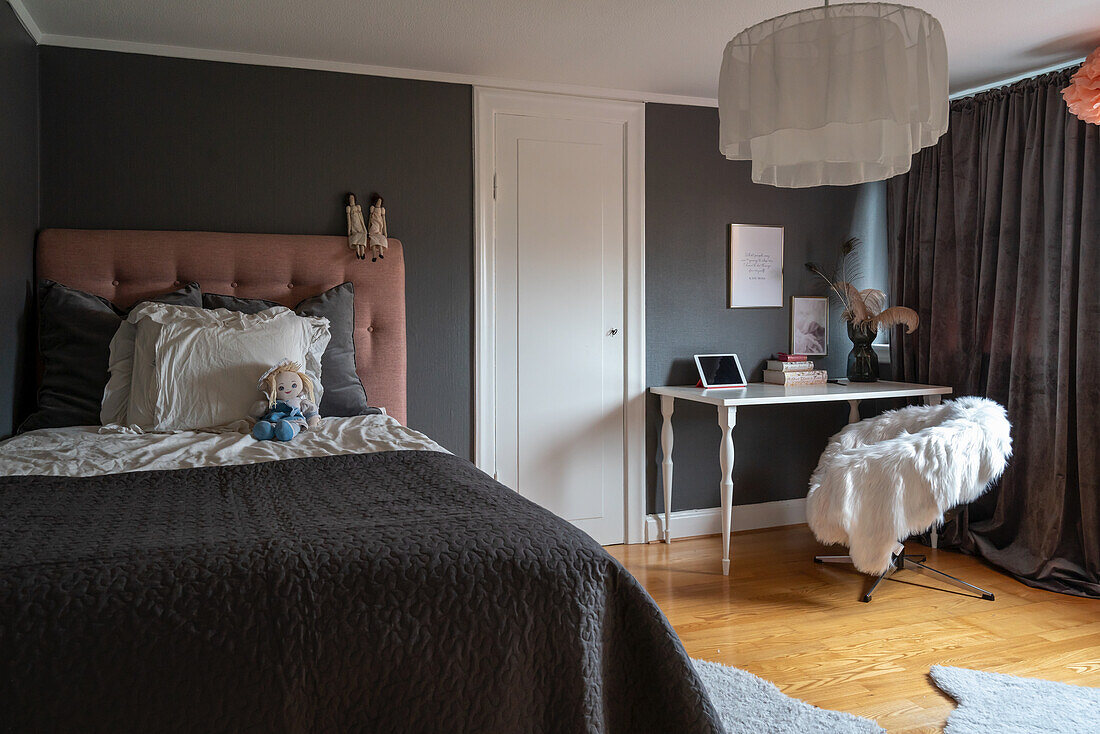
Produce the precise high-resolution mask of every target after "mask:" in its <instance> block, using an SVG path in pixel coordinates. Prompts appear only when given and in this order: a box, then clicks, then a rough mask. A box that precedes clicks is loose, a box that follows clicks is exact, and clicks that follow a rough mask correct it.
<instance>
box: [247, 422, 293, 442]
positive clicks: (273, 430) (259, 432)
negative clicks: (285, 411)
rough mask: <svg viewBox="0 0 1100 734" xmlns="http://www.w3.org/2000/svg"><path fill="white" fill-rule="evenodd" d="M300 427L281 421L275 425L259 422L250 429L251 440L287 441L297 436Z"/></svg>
mask: <svg viewBox="0 0 1100 734" xmlns="http://www.w3.org/2000/svg"><path fill="white" fill-rule="evenodd" d="M300 429H301V427H300V426H299V425H298V424H297V423H291V422H290V421H285V420H281V421H279V422H277V423H272V422H271V421H259V422H258V423H257V424H256V425H255V426H254V427H253V428H252V438H254V439H256V440H257V441H270V440H272V439H275V440H276V441H289V440H290V439H292V438H294V437H295V436H297V435H298V431H299V430H300Z"/></svg>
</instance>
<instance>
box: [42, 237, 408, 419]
mask: <svg viewBox="0 0 1100 734" xmlns="http://www.w3.org/2000/svg"><path fill="white" fill-rule="evenodd" d="M36 262H37V277H39V278H49V279H50V280H53V281H56V282H58V283H61V284H63V285H67V286H69V287H71V288H78V289H80V290H82V291H87V292H88V293H94V294H95V295H97V296H102V297H103V298H106V299H108V300H110V301H111V302H112V303H116V304H118V305H119V306H124V307H125V306H130V305H132V304H133V303H135V302H137V301H139V300H141V299H143V298H149V297H150V296H154V295H157V294H159V293H164V292H165V291H170V290H173V289H175V288H178V287H179V286H180V284H182V283H189V282H192V281H195V282H197V283H199V285H201V286H202V289H203V292H206V293H221V294H226V295H232V296H240V297H242V298H265V299H267V300H270V301H276V302H278V303H281V304H284V305H286V306H291V307H293V306H295V305H297V304H298V303H299V302H300V301H302V300H304V299H306V298H309V297H310V296H315V295H317V294H318V293H322V292H323V291H325V290H328V289H329V288H331V287H333V286H335V285H339V284H341V283H345V282H347V281H351V282H352V283H353V284H354V285H355V361H356V368H357V371H358V372H359V378H360V379H361V380H362V381H363V387H365V388H366V391H367V398H368V400H369V401H370V404H371V405H376V406H380V407H384V408H386V412H387V413H389V414H390V415H392V416H393V417H394V418H396V419H397V420H399V421H401V422H402V423H405V420H406V413H405V410H406V393H405V390H406V378H405V366H406V355H405V259H404V254H403V251H402V248H401V242H399V241H398V240H394V239H391V240H390V241H389V248H388V249H387V251H386V256H385V258H383V259H382V260H379V261H377V262H371V261H370V260H356V259H355V256H354V254H353V253H352V252H351V250H349V249H348V246H347V239H346V238H344V237H321V236H316V237H315V236H310V235H266V234H231V233H224V232H156V231H141V230H87V229H47V230H43V231H42V232H41V233H40V234H39V235H38V250H37V256H36ZM322 379H323V376H322Z"/></svg>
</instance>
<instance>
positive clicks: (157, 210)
mask: <svg viewBox="0 0 1100 734" xmlns="http://www.w3.org/2000/svg"><path fill="white" fill-rule="evenodd" d="M41 97H42V126H41V135H42V185H41V207H42V209H41V214H42V215H41V225H42V227H88V228H124V229H195V230H219V231H228V232H272V233H291V234H344V233H345V232H346V225H345V220H344V209H343V199H344V196H345V193H346V192H348V191H354V192H356V193H357V194H358V195H359V196H360V198H361V199H365V198H366V197H367V195H369V194H370V193H371V192H372V191H378V192H381V193H382V194H383V195H384V196H385V198H386V213H387V219H388V223H389V229H390V234H391V236H393V237H397V238H399V239H400V240H402V242H403V243H404V245H405V262H406V272H407V278H406V304H407V308H408V340H409V372H408V377H409V423H410V425H411V426H412V427H414V428H417V429H420V430H423V431H424V432H425V433H427V434H428V435H430V436H432V438H434V439H435V440H437V441H439V442H440V443H441V444H443V445H444V446H446V447H447V448H449V449H451V450H452V451H454V452H455V453H457V454H459V455H463V456H469V455H470V453H471V451H472V438H471V437H472V411H471V395H472V377H471V375H472V359H473V357H472V346H471V345H472V323H473V298H472V293H473V168H472V166H473V162H472V161H473V158H472V152H471V151H472V137H471V136H472V131H471V117H472V110H471V104H472V102H471V89H470V87H467V86H462V85H455V84H436V83H430V82H419V81H409V80H402V79H387V78H379V77H367V76H357V75H349V74H335V73H329V72H319V71H305V70H299V69H282V68H270V67H259V66H244V65H239V64H227V63H213V62H204V61H191V60H183V59H168V58H159V57H153V56H140V55H131V54H119V53H110V52H99V51H84V50H77V49H67V48H57V47H42V49H41ZM5 106H6V107H7V104H6V102H5ZM364 267H370V265H369V263H367V264H366V265H364ZM4 392H5V391H3V390H0V394H2V393H4Z"/></svg>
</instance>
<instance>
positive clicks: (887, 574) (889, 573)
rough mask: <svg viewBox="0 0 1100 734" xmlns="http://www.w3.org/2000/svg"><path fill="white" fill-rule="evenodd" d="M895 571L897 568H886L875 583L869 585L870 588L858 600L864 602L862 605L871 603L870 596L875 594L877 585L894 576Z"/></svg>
mask: <svg viewBox="0 0 1100 734" xmlns="http://www.w3.org/2000/svg"><path fill="white" fill-rule="evenodd" d="M897 570H898V568H897V566H890V568H888V569H886V570H885V571H883V572H882V573H880V574H879V576H878V578H877V579H875V583H873V584H871V588H870V589H868V590H867V593H866V594H864V595H863V596H862V597H861V598H860V601H861V602H864V603H867V602H869V601H871V594H874V593H875V589H877V588H878V585H879V584H881V583H882V580H883V579H886V578H890V577H891V576H893V575H894V571H897Z"/></svg>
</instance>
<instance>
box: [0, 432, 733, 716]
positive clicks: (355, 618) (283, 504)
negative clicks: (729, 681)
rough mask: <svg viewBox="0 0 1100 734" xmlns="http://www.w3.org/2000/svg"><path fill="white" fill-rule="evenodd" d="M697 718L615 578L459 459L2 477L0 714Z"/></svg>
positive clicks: (651, 611) (672, 652)
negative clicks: (65, 476)
mask: <svg viewBox="0 0 1100 734" xmlns="http://www.w3.org/2000/svg"><path fill="white" fill-rule="evenodd" d="M717 721H718V719H717V716H716V714H715V713H714V709H713V707H712V706H711V703H710V701H709V700H708V699H707V697H706V693H705V692H704V690H703V687H702V684H701V682H700V681H699V679H698V678H697V677H696V675H695V672H694V669H693V668H692V667H691V663H690V661H689V660H688V658H687V656H686V654H685V653H684V650H683V647H682V646H681V644H680V642H679V640H678V639H677V637H676V635H675V633H674V632H673V631H672V629H671V628H670V626H669V624H668V622H667V620H666V619H665V618H664V616H663V615H662V614H661V612H660V610H659V609H658V608H657V606H656V605H655V604H654V602H653V601H652V599H650V597H649V596H648V595H647V594H646V592H645V591H644V589H642V587H641V586H640V585H639V584H638V583H637V582H636V581H635V580H634V578H633V577H632V576H631V575H630V574H629V573H627V572H626V571H625V570H624V569H623V568H622V567H621V566H620V565H619V564H618V563H617V562H616V561H615V560H614V559H612V558H611V557H610V556H608V555H607V554H606V553H605V552H604V551H603V549H602V548H600V546H599V545H598V544H596V543H595V542H594V541H593V540H592V539H591V538H589V537H588V536H587V535H585V534H584V533H582V532H581V531H579V530H577V529H575V528H574V527H573V526H572V525H570V524H568V523H566V522H564V521H562V520H560V519H559V518H557V517H555V516H554V515H552V514H551V513H549V512H547V511H545V510H543V509H541V508H539V507H537V506H535V505H534V504H532V503H530V502H528V501H527V500H525V499H523V498H522V497H520V496H518V495H517V494H516V493H515V492H512V491H511V490H509V489H507V488H505V487H503V486H502V485H500V484H498V483H497V482H495V481H493V480H492V479H491V478H490V477H488V476H487V475H485V474H484V473H482V472H481V471H479V470H478V469H476V468H475V467H474V466H472V465H471V464H470V463H469V462H467V461H465V460H463V459H460V458H456V457H454V456H451V455H448V454H442V453H437V452H429V451H392V452H384V453H375V454H367V455H346V456H332V457H324V458H307V459H293V460H286V461H273V462H267V463H259V464H251V465H244V466H224V467H210V468H201V469H184V470H175V471H148V472H134V473H128V474H114V475H107V476H101V477H87V478H60V477H0V730H3V731H15V732H24V731H26V732H31V731H33V732H49V731H58V732H60V731H65V732H97V731H102V732H167V731H179V732H218V731H226V732H229V731H232V732H502V733H503V732H548V733H549V732H554V733H555V734H559V733H563V732H630V733H631V734H637V733H639V732H642V733H644V732H660V733H662V734H665V733H669V732H676V733H678V734H688V733H691V732H720V731H721V726H720V724H718V723H717Z"/></svg>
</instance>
